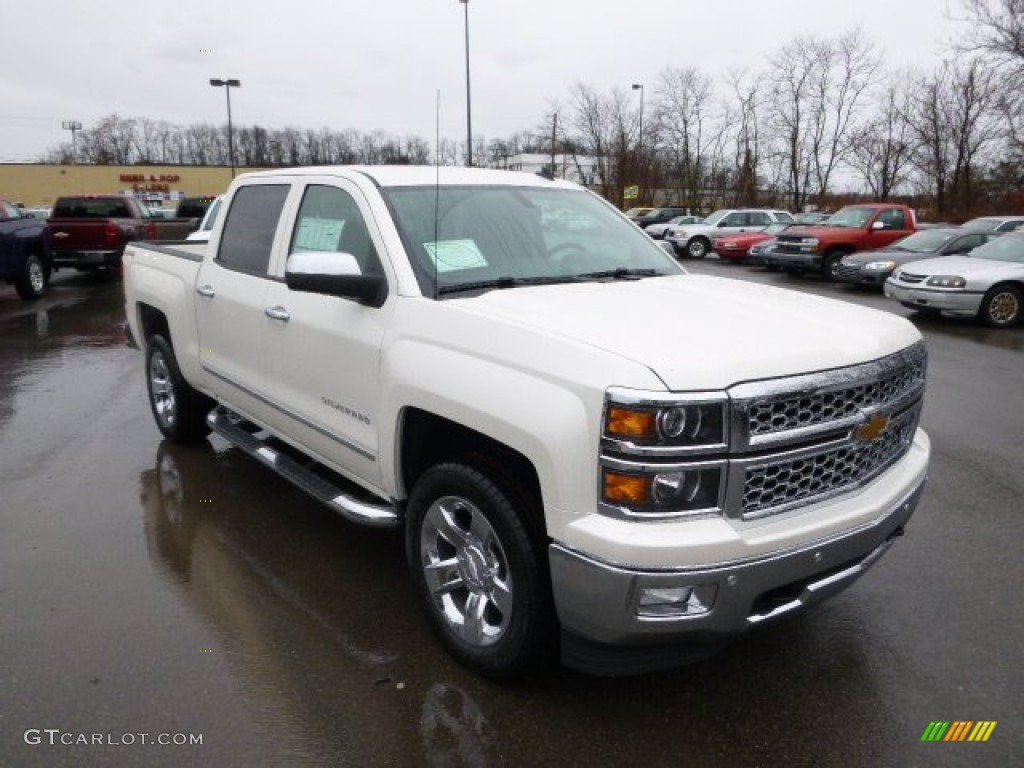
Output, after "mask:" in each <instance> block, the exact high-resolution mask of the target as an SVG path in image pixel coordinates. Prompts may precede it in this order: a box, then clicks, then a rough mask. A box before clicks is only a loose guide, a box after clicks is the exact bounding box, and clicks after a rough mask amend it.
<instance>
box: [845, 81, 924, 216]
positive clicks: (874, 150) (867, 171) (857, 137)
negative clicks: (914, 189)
mask: <svg viewBox="0 0 1024 768" xmlns="http://www.w3.org/2000/svg"><path fill="white" fill-rule="evenodd" d="M914 82H915V79H914V77H913V76H912V74H911V73H910V72H895V73H892V74H890V75H889V78H888V83H887V84H886V86H885V88H884V90H883V91H882V93H881V94H880V96H879V98H878V99H877V100H876V103H875V108H874V117H873V118H872V119H871V120H869V121H867V122H865V123H863V124H862V125H860V126H858V127H856V128H855V129H854V130H853V132H852V134H851V136H850V141H849V154H848V156H847V162H848V164H849V165H850V167H851V168H853V169H854V170H855V171H856V172H857V173H858V174H859V175H860V176H861V177H862V178H863V179H864V183H865V184H866V185H867V187H868V189H869V190H870V191H871V196H872V197H873V198H874V199H876V200H881V201H885V200H888V199H889V197H890V196H891V195H892V194H893V192H894V191H895V190H896V189H897V188H898V187H899V186H900V185H902V184H903V183H904V182H905V181H906V180H907V178H908V175H909V173H910V166H911V158H912V157H913V153H914V149H915V139H914V134H913V130H912V128H911V125H910V123H909V122H908V121H907V118H906V115H907V114H908V113H909V110H910V105H911V102H912V93H911V91H912V88H913V84H914Z"/></svg>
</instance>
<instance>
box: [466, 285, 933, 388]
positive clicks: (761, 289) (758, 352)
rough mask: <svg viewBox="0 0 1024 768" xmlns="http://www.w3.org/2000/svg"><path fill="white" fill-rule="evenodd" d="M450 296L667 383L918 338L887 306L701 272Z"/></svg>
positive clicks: (877, 351)
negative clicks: (610, 357) (630, 365)
mask: <svg viewBox="0 0 1024 768" xmlns="http://www.w3.org/2000/svg"><path fill="white" fill-rule="evenodd" d="M448 301H451V302H453V303H454V302H456V301H457V302H458V303H459V304H462V305H463V307H462V308H463V309H465V310H466V311H468V312H470V313H474V314H478V315H482V316H486V317H490V318H495V319H500V320H502V321H503V322H508V323H512V324H516V325H521V326H526V327H529V328H532V329H534V330H536V331H539V332H542V333H544V334H546V335H553V336H561V337H563V338H566V339H570V340H573V341H576V342H578V343H583V344H587V345H589V346H592V347H596V348H598V349H602V350H604V351H606V352H609V353H611V354H615V355H619V356H621V357H623V358H626V359H629V360H631V361H633V362H636V363H639V364H641V365H643V366H646V367H647V368H649V369H650V370H651V371H653V372H654V373H655V374H656V375H657V376H658V377H659V378H660V379H661V380H662V381H663V382H664V383H665V386H666V387H667V388H668V389H671V390H701V389H721V388H724V387H728V386H731V385H733V384H737V383H739V382H742V381H749V380H752V379H764V378H772V377H777V376H788V375H793V374H798V373H808V372H811V371H818V370H825V369H830V368H839V367H842V366H846V365H852V364H855V363H862V362H865V361H868V360H875V359H877V358H880V357H884V356H885V355H887V354H891V353H892V352H895V351H897V350H900V349H903V348H904V347H907V346H909V345H910V344H913V343H914V342H916V341H918V340H919V339H920V338H921V337H920V334H919V333H918V332H917V330H916V329H915V328H914V326H913V325H911V324H910V323H909V322H907V321H906V320H904V319H902V318H900V317H897V316H896V315H892V314H889V313H887V312H881V311H878V310H872V309H866V308H863V307H859V306H857V305H855V304H850V303H847V302H843V301H837V300H835V299H826V298H821V297H818V296H811V295H808V294H803V293H797V292H795V291H787V290H783V289H780V288H773V287H770V286H764V285H757V284H754V283H747V282H741V281H737V280H727V279H723V278H716V277H705V276H700V275H680V276H678V277H675V276H672V277H661V278H651V279H646V280H637V281H628V282H627V281H618V282H607V283H583V284H569V285H554V286H538V287H529V288H515V289H508V290H495V291H490V292H489V293H486V294H483V295H481V296H477V297H474V298H467V299H455V300H452V299H449V300H448Z"/></svg>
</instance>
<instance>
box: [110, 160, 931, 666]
mask: <svg viewBox="0 0 1024 768" xmlns="http://www.w3.org/2000/svg"><path fill="white" fill-rule="evenodd" d="M124 276H125V297H126V310H127V316H128V319H129V330H130V334H131V337H132V339H133V340H134V343H137V344H138V345H139V346H141V347H142V348H144V349H145V352H146V363H145V370H146V380H147V383H148V389H149V398H150V402H151V404H152V410H153V415H154V417H155V419H156V423H157V425H158V427H159V428H160V431H161V432H162V433H163V434H164V435H165V436H166V437H167V438H168V439H170V440H173V441H180V442H187V441H190V440H197V439H204V438H205V437H206V435H207V434H208V433H209V431H210V430H211V429H212V430H214V431H216V432H217V433H218V434H220V435H221V436H223V437H224V438H225V439H226V440H228V441H229V442H230V443H232V444H233V445H235V446H237V447H238V448H239V449H241V450H244V451H246V452H248V453H249V454H251V455H252V456H253V457H255V458H256V459H258V460H260V461H262V462H263V463H265V464H266V465H268V466H269V467H271V468H273V469H274V470H276V471H277V472H279V473H280V474H281V475H283V476H284V477H285V478H287V479H288V480H290V481H291V482H293V483H295V484H297V485H299V486H300V487H302V488H303V489H305V490H306V491H308V492H309V493H310V494H312V495H314V496H315V497H317V498H318V499H320V500H321V501H323V502H324V503H325V504H327V505H328V506H329V507H331V508H332V509H334V510H336V511H337V512H338V513H340V514H342V515H344V516H345V517H346V518H348V519H350V520H352V521H355V522H357V523H363V524H366V525H371V526H382V527H404V531H405V540H406V550H407V556H408V561H409V566H410V570H411V574H412V578H413V580H414V582H415V586H416V589H417V591H418V593H419V595H420V596H421V598H422V602H423V605H424V607H425V609H426V613H427V615H428V617H429V619H430V621H431V623H432V625H433V626H434V628H435V630H436V631H437V634H438V635H439V637H440V638H441V639H442V641H443V642H444V644H445V645H446V646H447V647H448V648H449V650H450V651H451V652H452V653H454V654H455V655H456V656H457V657H458V658H459V659H460V660H461V661H463V662H464V663H466V664H467V665H469V666H470V667H471V668H473V669H475V670H477V671H478V672H480V673H482V674H486V675H491V676H510V675H515V674H519V673H521V672H523V671H524V670H525V669H526V668H528V667H529V666H531V665H533V664H534V663H536V662H537V661H538V660H540V659H543V658H544V657H545V656H547V655H548V654H549V653H551V652H553V651H555V650H559V651H560V653H561V657H562V660H563V662H564V663H566V664H567V665H570V666H573V667H576V668H579V669H584V670H589V671H594V672H603V673H630V672H634V671H638V670H647V669H652V668H659V667H664V666H670V665H674V664H678V663H680V662H681V661H682V660H684V659H689V658H692V657H693V656H694V655H695V654H694V652H693V651H694V649H704V648H713V647H715V646H716V645H718V644H719V643H720V642H721V641H724V640H726V639H728V638H730V637H732V636H734V635H736V634H737V633H739V632H740V631H742V630H745V629H747V628H749V627H753V626H756V625H758V624H761V623H763V622H766V621H769V620H772V619H775V618H778V617H781V616H784V615H786V614H789V613H790V612H792V611H794V610H796V609H798V608H800V607H801V606H803V605H806V604H808V603H812V602H814V601H816V600H818V599H821V598H823V597H827V596H829V595H832V594H834V593H836V592H838V591H839V590H841V589H843V588H844V587H846V586H848V585H849V584H850V583H851V582H853V581H854V580H855V579H856V578H857V577H858V576H860V575H861V574H862V573H863V572H864V571H865V570H866V569H867V568H868V567H869V566H871V565H872V564H873V563H874V562H875V561H876V560H877V559H878V558H879V557H880V556H881V555H882V554H883V553H884V552H885V551H886V550H887V549H888V547H889V546H890V544H891V543H892V541H893V539H894V538H896V537H897V536H899V535H900V534H902V533H903V528H904V525H905V524H906V522H907V520H908V518H909V517H910V515H911V514H912V512H913V510H914V507H915V505H916V504H917V501H918V498H919V495H920V493H921V490H922V487H923V485H924V482H925V476H926V473H927V467H928V457H929V451H930V449H929V442H928V438H927V436H926V435H925V434H924V433H923V432H922V431H921V430H919V429H918V420H919V417H920V412H921V407H922V398H923V393H924V383H925V368H926V355H925V350H924V347H923V344H922V341H921V337H920V335H919V334H918V332H917V331H916V329H915V328H914V327H913V326H912V325H911V324H910V323H908V322H906V321H905V320H903V319H900V318H898V317H895V316H893V315H890V314H886V313H882V312H877V311H872V310H868V309H863V308H860V307H857V306H854V305H852V304H848V303H843V302H839V301H833V300H829V299H823V298H818V297H813V296H808V295H803V294H798V293H791V292H788V291H783V290H778V289H774V288H770V287H765V286H760V285H753V284H748V283H742V282H735V281H732V280H723V279H716V278H712V277H704V276H696V275H689V274H686V272H685V271H684V270H683V269H682V268H681V267H680V266H679V265H677V264H676V263H675V261H674V260H673V259H672V258H671V257H670V256H669V255H668V254H666V253H665V252H664V251H663V250H662V249H660V248H659V247H658V246H657V245H656V244H655V243H654V242H653V241H652V240H651V239H650V238H649V237H647V236H646V235H645V234H644V233H643V232H641V231H640V230H639V229H637V228H636V227H635V226H633V225H631V224H630V223H629V222H628V220H627V219H625V218H624V217H623V216H621V215H620V214H619V213H618V212H617V211H615V210H614V209H613V208H612V207H611V206H609V205H608V204H607V203H605V202H604V201H602V200H601V199H600V198H598V197H597V196H595V195H593V194H591V193H589V192H587V191H585V190H583V189H581V188H579V187H576V186H574V185H572V184H568V183H564V182H550V181H546V180H543V179H540V178H538V177H535V176H529V175H522V174H515V173H509V172H504V171H485V170H474V169H456V168H442V169H434V168H416V167H365V168H355V167H343V168H306V169H301V170H283V171H268V172H261V173H254V174H247V175H244V176H241V177H239V178H238V179H236V180H235V182H234V183H233V184H232V186H231V188H230V189H229V190H228V192H227V196H226V198H225V201H224V210H223V213H222V215H221V216H220V217H219V219H218V221H217V223H216V225H215V227H214V229H213V232H212V235H211V238H210V242H209V243H208V244H188V245H181V246H167V245H160V244H150V243H131V244H129V245H128V248H127V250H126V251H125V254H124ZM267 503H268V504H272V503H273V500H270V499H268V502H267ZM696 655H699V654H696Z"/></svg>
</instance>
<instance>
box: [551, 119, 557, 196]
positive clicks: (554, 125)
mask: <svg viewBox="0 0 1024 768" xmlns="http://www.w3.org/2000/svg"><path fill="white" fill-rule="evenodd" d="M557 131H558V113H557V112H555V116H554V118H553V119H552V120H551V178H552V180H554V178H555V134H556V133H557Z"/></svg>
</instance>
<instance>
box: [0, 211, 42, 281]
mask: <svg viewBox="0 0 1024 768" xmlns="http://www.w3.org/2000/svg"><path fill="white" fill-rule="evenodd" d="M47 238H48V236H47V234H46V222H45V221H43V220H42V219H32V218H28V217H27V216H24V215H23V214H22V212H21V211H20V210H19V209H18V207H17V206H15V205H14V204H13V203H8V202H7V201H6V200H0V279H2V280H4V281H6V282H7V283H8V284H9V285H10V284H13V285H14V287H15V288H16V289H17V291H18V295H19V296H21V298H23V299H25V300H27V301H31V300H32V299H38V298H39V297H40V296H42V295H43V294H44V293H45V292H46V286H47V285H49V283H50V270H51V262H50V248H49V244H48V242H47Z"/></svg>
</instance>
